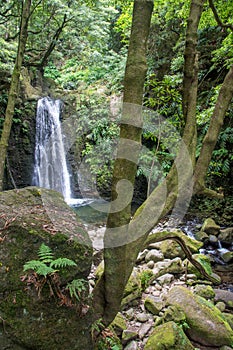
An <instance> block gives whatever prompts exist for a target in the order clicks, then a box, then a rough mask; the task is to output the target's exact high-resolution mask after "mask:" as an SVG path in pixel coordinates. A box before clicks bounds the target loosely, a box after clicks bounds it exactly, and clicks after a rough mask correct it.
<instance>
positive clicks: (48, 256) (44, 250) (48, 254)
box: [38, 243, 54, 263]
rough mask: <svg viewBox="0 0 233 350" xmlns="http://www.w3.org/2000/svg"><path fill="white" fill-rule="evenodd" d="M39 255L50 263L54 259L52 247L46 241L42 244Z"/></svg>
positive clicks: (42, 259)
mask: <svg viewBox="0 0 233 350" xmlns="http://www.w3.org/2000/svg"><path fill="white" fill-rule="evenodd" d="M38 256H39V259H40V260H41V261H43V262H44V263H50V262H51V261H53V259H54V257H53V253H52V249H51V248H50V247H48V246H47V245H46V244H44V243H42V244H41V246H40V248H39V250H38Z"/></svg>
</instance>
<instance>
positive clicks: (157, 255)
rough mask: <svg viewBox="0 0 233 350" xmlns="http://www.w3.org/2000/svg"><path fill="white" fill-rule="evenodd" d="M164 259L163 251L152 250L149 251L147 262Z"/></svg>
mask: <svg viewBox="0 0 233 350" xmlns="http://www.w3.org/2000/svg"><path fill="white" fill-rule="evenodd" d="M163 259H164V256H163V253H162V252H161V250H158V249H151V250H149V252H148V253H147V254H146V257H145V260H146V262H149V261H151V260H152V261H154V262H158V261H161V260H163Z"/></svg>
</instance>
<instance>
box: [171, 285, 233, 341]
mask: <svg viewBox="0 0 233 350" xmlns="http://www.w3.org/2000/svg"><path fill="white" fill-rule="evenodd" d="M167 303H168V304H169V305H175V306H178V307H180V308H181V310H182V311H183V312H184V313H185V315H186V321H187V323H188V325H189V328H188V329H187V334H188V335H189V337H190V338H191V339H192V340H194V341H197V342H198V343H200V344H203V345H207V346H223V345H229V346H231V345H232V344H233V331H232V329H231V327H230V325H229V323H228V322H227V321H226V319H225V318H224V315H223V314H222V313H221V312H220V310H218V309H217V308H216V307H215V306H214V305H213V304H212V303H210V302H208V301H207V300H206V299H204V298H202V297H200V296H198V295H195V294H193V293H192V292H191V291H190V290H189V289H188V288H185V287H178V286H177V287H173V288H172V289H171V290H170V291H169V294H168V297H167Z"/></svg>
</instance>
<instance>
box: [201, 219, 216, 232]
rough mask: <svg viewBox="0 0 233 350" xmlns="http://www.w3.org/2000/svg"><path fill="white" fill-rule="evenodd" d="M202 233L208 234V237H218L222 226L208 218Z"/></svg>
mask: <svg viewBox="0 0 233 350" xmlns="http://www.w3.org/2000/svg"><path fill="white" fill-rule="evenodd" d="M201 231H204V232H206V233H207V234H208V235H215V236H216V235H218V233H219V231H220V226H219V225H217V224H216V222H215V221H214V220H213V219H212V218H208V219H206V220H205V221H204V223H203V225H202V228H201Z"/></svg>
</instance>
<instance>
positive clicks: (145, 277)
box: [140, 270, 153, 290]
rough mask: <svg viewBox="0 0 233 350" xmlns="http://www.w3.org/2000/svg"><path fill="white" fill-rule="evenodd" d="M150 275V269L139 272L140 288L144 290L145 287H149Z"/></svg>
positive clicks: (151, 275)
mask: <svg viewBox="0 0 233 350" xmlns="http://www.w3.org/2000/svg"><path fill="white" fill-rule="evenodd" d="M152 277H153V272H152V271H151V270H144V271H142V273H141V274H140V280H141V286H142V290H145V289H146V288H147V287H149V285H150V282H151V278H152Z"/></svg>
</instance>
